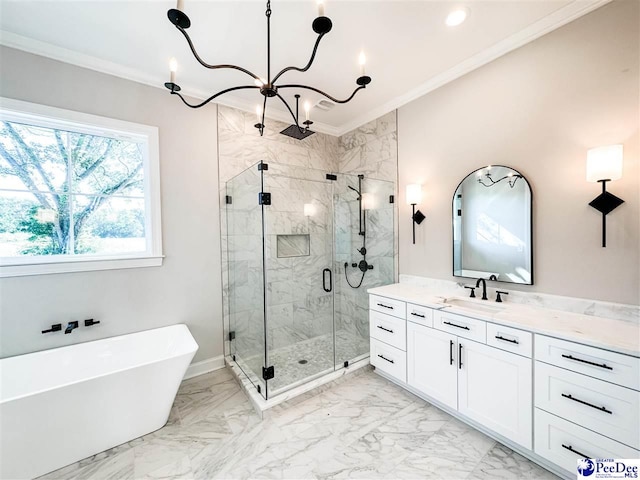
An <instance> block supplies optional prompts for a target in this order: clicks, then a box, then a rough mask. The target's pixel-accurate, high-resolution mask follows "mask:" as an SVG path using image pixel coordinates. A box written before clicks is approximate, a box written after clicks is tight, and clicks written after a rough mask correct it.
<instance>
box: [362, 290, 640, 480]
mask: <svg viewBox="0 0 640 480" xmlns="http://www.w3.org/2000/svg"><path fill="white" fill-rule="evenodd" d="M382 288H384V287H382ZM396 291H397V290H396ZM425 303H428V302H427V301H426V300H425ZM369 305H370V315H369V321H370V329H371V330H370V332H371V333H370V334H371V357H370V358H371V364H372V365H374V366H375V367H376V368H377V369H378V371H379V373H380V374H381V375H383V376H385V377H386V378H388V379H390V380H392V381H394V382H396V383H397V384H399V385H401V386H403V387H404V388H407V389H408V390H410V391H412V392H413V393H415V394H416V395H419V396H422V397H423V398H424V399H425V400H427V401H432V402H433V403H435V404H436V405H439V406H441V407H442V408H443V409H445V410H447V411H448V412H449V413H451V414H452V415H454V416H457V417H459V418H460V419H462V420H463V421H467V422H469V423H471V424H472V425H475V426H476V427H477V428H480V429H481V430H483V431H484V432H485V433H487V434H489V435H492V434H495V438H497V439H498V440H500V441H502V442H504V443H505V444H506V445H507V446H510V447H511V448H514V449H515V450H517V451H518V452H520V453H522V454H523V455H525V456H527V457H529V458H531V459H532V460H533V461H535V462H538V463H540V464H541V465H544V466H546V467H547V468H549V469H552V470H554V469H555V470H554V471H555V473H558V474H560V475H561V476H564V477H567V478H575V469H576V460H577V459H580V458H583V457H584V456H589V457H590V458H640V358H638V356H631V355H628V354H623V353H617V352H613V351H609V350H604V349H602V348H596V347H593V346H589V345H584V344H580V343H576V342H572V341H569V340H564V339H559V338H554V337H553V336H549V335H542V334H538V333H533V331H532V329H529V328H527V327H524V326H523V327H521V326H520V325H519V324H518V323H517V319H516V320H515V321H511V320H509V326H507V325H504V324H501V323H496V322H494V321H492V320H491V319H489V318H474V316H473V315H472V314H466V312H464V313H463V314H458V313H455V312H451V311H449V309H447V308H444V307H441V308H440V309H438V308H429V307H425V306H422V305H420V299H419V298H417V297H416V295H415V290H414V291H413V293H412V295H410V298H407V301H403V300H402V296H399V295H395V296H394V298H387V297H384V296H383V295H371V296H370V303H369ZM458 311H460V310H458ZM478 316H480V317H481V315H478ZM520 327H521V328H520ZM565 329H566V327H565Z"/></svg>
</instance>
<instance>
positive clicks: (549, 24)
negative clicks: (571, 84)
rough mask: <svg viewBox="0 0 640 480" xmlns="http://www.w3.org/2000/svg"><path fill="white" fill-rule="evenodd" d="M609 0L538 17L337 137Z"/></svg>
mask: <svg viewBox="0 0 640 480" xmlns="http://www.w3.org/2000/svg"><path fill="white" fill-rule="evenodd" d="M611 1H612V0H574V1H573V2H572V3H570V4H568V5H565V6H564V7H562V8H559V9H558V10H556V11H555V12H553V13H550V14H549V15H547V16H545V17H543V18H541V19H540V20H538V21H536V22H534V23H532V24H531V25H529V26H528V27H526V28H524V29H522V30H520V31H519V32H517V33H515V34H513V35H511V36H509V37H507V38H505V39H504V40H501V41H499V42H498V43H495V44H494V45H492V46H491V47H489V48H487V49H485V50H483V51H481V52H479V53H477V54H476V55H473V56H472V57H469V58H468V59H466V60H464V61H463V62H460V63H458V64H457V65H455V66H453V67H451V68H450V69H448V70H445V71H444V72H442V73H439V74H438V75H436V76H435V77H432V78H430V79H429V80H427V81H426V82H425V83H423V84H421V85H420V86H418V87H416V88H414V89H413V90H410V91H409V92H407V93H405V94H404V95H401V96H399V97H395V98H393V99H392V100H390V101H388V102H387V103H385V104H383V105H381V106H379V107H377V108H374V109H373V110H370V111H368V112H367V113H365V114H364V115H361V116H359V117H357V118H356V119H354V120H352V121H350V122H347V123H345V124H344V125H341V126H340V127H338V129H337V130H338V136H341V135H344V134H345V133H348V132H350V131H352V130H355V129H356V128H358V127H360V126H362V125H364V124H366V123H368V122H370V121H372V120H375V119H376V118H379V117H381V116H382V115H384V114H386V113H389V112H390V111H392V110H396V109H398V108H400V107H402V106H403V105H406V104H407V103H410V102H412V101H413V100H416V99H418V98H420V97H422V96H424V95H426V94H427V93H429V92H432V91H433V90H435V89H437V88H440V87H441V86H443V85H445V84H447V83H449V82H452V81H453V80H456V79H457V78H460V77H462V76H463V75H466V74H467V73H470V72H472V71H473V70H476V69H477V68H480V67H482V66H483V65H486V64H487V63H490V62H492V61H493V60H495V59H497V58H499V57H501V56H503V55H506V54H507V53H509V52H511V51H513V50H515V49H517V48H520V47H522V46H523V45H526V44H527V43H530V42H532V41H534V40H536V39H538V38H540V37H542V36H543V35H546V34H547V33H550V32H552V31H554V30H556V29H558V28H560V27H562V26H564V25H566V24H567V23H571V22H573V21H574V20H576V19H578V18H580V17H582V16H583V15H586V14H587V13H590V12H592V11H594V10H596V9H598V8H600V7H602V6H604V5H606V4H607V3H610V2H611Z"/></svg>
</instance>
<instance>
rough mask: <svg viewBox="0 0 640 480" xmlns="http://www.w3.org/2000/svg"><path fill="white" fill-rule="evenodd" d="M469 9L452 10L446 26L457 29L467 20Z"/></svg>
mask: <svg viewBox="0 0 640 480" xmlns="http://www.w3.org/2000/svg"><path fill="white" fill-rule="evenodd" d="M467 13H468V12H467V9H466V8H456V9H455V10H452V11H451V12H450V13H449V15H447V20H446V22H445V23H446V24H447V25H449V26H450V27H457V26H458V25H460V24H461V23H462V22H464V21H465V20H466V19H467Z"/></svg>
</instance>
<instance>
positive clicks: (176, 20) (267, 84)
mask: <svg viewBox="0 0 640 480" xmlns="http://www.w3.org/2000/svg"><path fill="white" fill-rule="evenodd" d="M183 7H184V5H183V0H179V1H178V5H177V8H172V9H171V10H169V11H168V12H167V17H168V18H169V21H170V22H171V23H172V24H173V25H174V26H175V27H176V28H177V29H178V31H179V32H180V33H181V34H182V35H183V36H184V38H185V39H186V40H187V44H188V46H189V49H190V50H191V53H192V54H193V56H194V57H195V59H196V60H197V61H198V63H200V65H202V66H203V67H204V68H207V69H210V70H216V69H222V68H228V69H233V70H239V71H240V72H242V73H244V74H246V75H248V76H249V77H251V79H252V82H251V84H250V85H238V86H235V87H229V88H225V89H224V90H220V91H219V92H217V93H214V94H213V95H211V96H210V97H209V98H207V99H205V100H204V101H202V102H201V103H197V104H191V103H189V102H187V101H186V100H185V98H184V97H183V96H182V95H181V94H180V93H179V92H180V86H179V85H177V84H176V83H175V72H173V71H172V72H173V73H172V76H171V81H170V82H167V83H165V84H164V86H165V87H166V88H167V89H169V90H170V92H171V94H172V95H177V96H178V97H179V98H180V100H182V102H183V103H184V104H185V105H187V106H188V107H190V108H200V107H203V106H204V105H206V104H207V103H209V102H211V101H212V100H214V99H215V98H217V97H219V96H220V95H224V94H225V93H229V92H233V91H236V90H257V91H258V92H259V93H260V94H261V95H262V96H263V97H264V100H263V101H262V108H261V110H260V112H261V115H260V118H259V121H258V123H256V125H255V127H256V128H257V129H258V131H259V132H260V135H261V136H262V135H263V133H264V119H265V112H266V107H267V99H269V98H273V97H277V98H278V100H280V101H281V102H282V104H283V105H284V106H285V107H286V109H287V110H288V111H289V113H290V114H291V117H292V118H293V121H294V125H292V128H294V129H297V131H298V132H299V133H300V136H299V139H302V138H305V136H308V135H310V134H311V133H313V132H311V131H309V126H310V125H311V124H312V123H313V122H312V121H311V120H309V112H308V110H307V109H306V108H305V111H306V115H307V120H306V121H304V122H302V125H303V126H304V127H302V126H300V122H299V119H298V99H299V98H300V95H299V94H297V93H296V94H295V95H294V96H295V101H296V113H295V114H294V113H293V109H292V108H291V106H290V105H289V102H287V100H286V99H285V98H284V96H283V94H284V92H286V91H287V90H288V89H293V90H294V91H295V90H311V91H312V92H316V93H318V94H320V95H322V96H324V97H326V98H328V99H329V100H331V101H332V102H334V103H347V102H350V101H351V100H352V99H353V97H355V95H356V94H357V93H358V92H359V91H360V90H362V89H364V88H366V87H367V85H369V84H370V83H371V77H368V76H366V75H365V74H364V54H361V65H360V72H361V73H360V76H359V77H358V78H357V79H356V85H357V87H356V89H355V90H354V91H353V92H352V93H351V95H350V96H349V97H347V98H345V99H338V98H335V97H332V96H331V95H329V94H327V93H325V92H323V91H322V90H320V89H319V88H316V87H312V86H309V85H303V84H295V83H290V84H280V83H279V82H278V80H279V79H280V77H282V76H283V75H284V74H285V73H287V72H289V71H291V70H295V71H298V72H306V71H307V70H309V68H311V64H312V63H313V60H314V59H315V57H316V52H317V51H318V46H319V45H320V41H321V40H322V37H324V36H325V35H326V34H327V33H329V32H330V31H331V28H332V27H333V23H332V22H331V19H330V18H328V17H325V16H324V3H323V1H322V0H319V1H318V17H316V19H315V20H314V21H313V23H312V28H313V31H314V32H315V33H316V34H317V35H318V37H317V38H316V42H315V44H314V46H313V50H312V52H311V58H309V61H308V62H307V64H306V65H304V66H302V67H295V66H290V67H285V68H283V69H282V70H280V71H279V72H278V73H277V74H276V75H275V76H273V77H272V76H271V1H270V0H268V1H267V9H266V11H265V16H266V17H267V41H266V44H267V65H266V66H267V69H266V70H267V78H266V80H265V79H261V78H260V77H258V76H257V75H256V74H255V73H253V72H251V71H249V70H247V69H246V68H243V67H239V66H237V65H231V64H220V65H212V64H209V63H207V62H205V61H204V60H203V59H202V58H201V57H200V55H198V52H197V51H196V48H195V46H194V44H193V41H192V40H191V37H190V36H189V34H188V33H187V29H188V28H189V27H190V26H191V20H190V19H189V17H188V16H187V15H186V14H185V13H184V12H183V11H182V10H183ZM309 110H310V108H309ZM296 138H298V136H296Z"/></svg>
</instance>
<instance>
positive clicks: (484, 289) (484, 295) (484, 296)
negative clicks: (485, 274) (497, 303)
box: [476, 278, 488, 300]
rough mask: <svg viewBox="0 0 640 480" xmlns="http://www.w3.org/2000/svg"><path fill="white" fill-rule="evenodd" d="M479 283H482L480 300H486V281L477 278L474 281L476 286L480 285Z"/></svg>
mask: <svg viewBox="0 0 640 480" xmlns="http://www.w3.org/2000/svg"><path fill="white" fill-rule="evenodd" d="M480 283H482V300H488V298H487V282H486V281H485V279H484V278H479V279H478V281H477V282H476V288H478V287H479V286H480Z"/></svg>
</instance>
